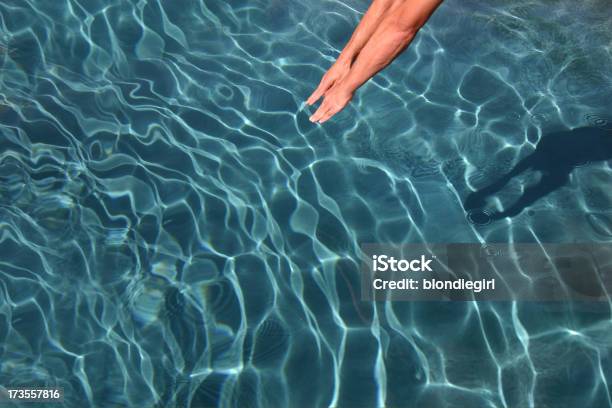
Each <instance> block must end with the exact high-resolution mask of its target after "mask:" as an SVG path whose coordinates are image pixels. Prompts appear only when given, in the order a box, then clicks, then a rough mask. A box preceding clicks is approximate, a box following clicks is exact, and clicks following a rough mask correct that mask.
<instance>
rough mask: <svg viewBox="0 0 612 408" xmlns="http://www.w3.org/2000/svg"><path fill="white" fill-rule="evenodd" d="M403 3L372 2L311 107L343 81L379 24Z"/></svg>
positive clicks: (311, 99) (400, 0) (390, 0)
mask: <svg viewBox="0 0 612 408" xmlns="http://www.w3.org/2000/svg"><path fill="white" fill-rule="evenodd" d="M403 2H404V0H374V1H373V2H372V4H371V5H370V7H369V8H368V10H367V11H366V13H365V14H364V16H363V18H362V19H361V21H360V22H359V25H357V28H356V29H355V31H354V32H353V35H352V36H351V39H350V40H349V42H348V43H347V44H346V46H345V47H344V49H343V50H342V52H341V53H340V56H338V59H337V60H336V62H335V63H334V64H333V65H332V66H331V68H330V69H329V70H328V71H327V72H326V73H325V75H324V76H323V78H322V79H321V82H320V83H319V86H318V87H317V89H315V91H314V92H313V93H312V95H310V97H309V98H308V100H307V101H306V103H308V104H309V105H312V104H313V103H315V102H316V101H317V100H318V99H319V98H321V96H323V95H325V92H326V91H327V90H328V89H329V88H331V87H332V86H333V85H334V83H336V82H339V81H341V80H342V79H343V78H344V77H345V76H346V74H348V71H349V69H350V68H351V65H352V64H353V61H354V60H355V58H357V55H359V52H360V51H361V49H362V48H363V47H364V46H365V45H366V43H367V42H368V39H369V38H370V37H372V35H373V34H374V32H375V31H376V29H377V28H378V26H379V24H380V23H381V22H382V21H383V20H384V18H385V17H386V16H387V14H388V13H389V12H392V11H393V10H395V8H396V7H397V6H398V5H400V4H401V3H403Z"/></svg>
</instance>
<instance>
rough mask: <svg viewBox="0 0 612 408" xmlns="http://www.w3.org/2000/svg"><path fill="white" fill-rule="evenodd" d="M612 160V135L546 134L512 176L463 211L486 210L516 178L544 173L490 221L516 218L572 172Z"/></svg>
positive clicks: (477, 194)
mask: <svg viewBox="0 0 612 408" xmlns="http://www.w3.org/2000/svg"><path fill="white" fill-rule="evenodd" d="M610 159H612V131H610V130H607V129H602V128H597V127H581V128H576V129H573V130H568V131H563V132H554V133H549V134H546V135H545V136H543V137H542V139H540V141H539V142H538V144H537V146H536V150H535V151H534V152H533V153H531V154H530V155H529V156H527V157H525V158H524V159H522V160H521V161H519V162H518V163H517V165H516V166H514V168H513V169H512V170H510V172H508V174H506V175H504V176H503V177H501V178H500V179H499V180H497V181H495V182H494V183H493V184H491V185H489V186H487V187H485V188H482V189H480V190H477V191H474V192H473V193H470V194H469V195H468V196H467V197H466V199H465V203H464V204H463V207H464V209H465V210H466V211H471V210H475V209H479V208H482V207H484V206H485V204H486V198H487V197H489V196H491V195H493V194H495V193H497V192H498V191H500V190H501V189H502V188H503V187H504V186H505V185H506V184H507V183H508V182H509V181H510V180H511V179H512V178H513V177H515V176H518V175H519V174H521V173H523V172H524V171H525V170H528V169H531V170H538V171H541V172H542V177H541V179H540V181H539V182H538V183H537V184H535V185H533V186H529V187H527V188H525V190H524V191H523V194H522V195H521V196H520V197H519V199H518V200H517V201H516V202H514V204H512V205H511V206H510V207H508V208H507V209H505V210H503V211H501V212H494V213H492V214H490V215H489V219H490V220H498V219H501V218H505V217H514V216H516V215H518V214H520V213H521V211H523V210H524V209H525V208H526V207H528V206H530V205H531V204H533V203H534V202H535V201H537V200H538V199H540V198H542V197H544V196H546V195H547V194H549V193H551V192H552V191H554V190H556V189H558V188H559V187H562V186H563V185H565V184H566V183H567V182H568V181H569V176H570V173H571V172H572V170H573V169H574V168H575V167H577V166H581V165H584V164H586V163H590V162H597V161H605V160H610Z"/></svg>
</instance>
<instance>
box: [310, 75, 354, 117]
mask: <svg viewBox="0 0 612 408" xmlns="http://www.w3.org/2000/svg"><path fill="white" fill-rule="evenodd" d="M353 92H354V90H353V89H350V88H348V87H346V86H343V85H342V84H341V83H339V84H337V85H336V86H334V87H332V88H331V89H329V90H328V91H327V92H326V93H325V97H324V99H323V102H322V103H321V105H320V106H319V109H317V111H316V112H315V113H314V114H313V115H312V116H311V117H310V121H311V122H319V123H323V122H325V121H326V120H327V119H329V118H331V117H332V116H334V115H335V114H336V113H338V112H340V111H341V110H342V109H344V107H345V106H346V105H347V104H348V103H349V101H350V100H351V99H352V98H353Z"/></svg>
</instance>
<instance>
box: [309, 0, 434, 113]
mask: <svg viewBox="0 0 612 408" xmlns="http://www.w3.org/2000/svg"><path fill="white" fill-rule="evenodd" d="M441 3H442V0H402V1H401V3H400V4H398V5H396V6H395V7H394V8H393V11H392V12H389V13H386V14H385V16H384V18H383V19H382V21H381V22H380V23H379V25H378V26H377V28H376V30H375V31H374V34H373V35H372V36H371V37H370V38H369V39H368V41H367V42H366V44H365V45H364V46H363V48H362V49H361V50H360V51H359V53H358V55H357V57H356V59H355V60H354V62H353V64H352V65H351V67H350V69H349V71H348V73H347V74H346V75H344V76H343V77H342V79H341V80H340V81H336V82H335V83H334V84H333V86H332V87H331V88H330V89H328V90H327V91H326V92H325V98H324V100H323V103H322V104H321V106H319V109H317V111H316V112H315V113H314V114H313V115H312V116H311V117H310V120H311V121H312V122H319V123H323V122H325V121H326V120H328V119H329V118H330V117H331V116H333V115H335V114H336V113H338V112H339V111H340V110H342V109H343V108H344V107H345V106H346V105H347V104H348V102H349V101H350V100H351V98H352V97H353V93H354V92H355V90H357V88H359V87H360V86H361V85H363V84H364V83H365V82H367V81H368V80H369V79H370V78H371V77H373V76H374V75H375V74H376V73H378V72H379V71H381V70H382V69H384V68H385V67H386V66H387V65H389V64H390V63H391V61H393V60H394V59H395V57H397V56H398V55H399V54H400V53H401V52H402V51H403V50H404V49H406V47H407V46H408V45H409V44H410V43H411V42H412V39H413V38H414V36H415V35H416V33H417V32H418V30H419V29H420V28H421V27H422V26H423V25H424V24H425V22H427V20H428V19H429V17H430V16H431V15H432V14H433V12H434V11H435V10H436V8H437V7H438V6H439V5H440V4H441Z"/></svg>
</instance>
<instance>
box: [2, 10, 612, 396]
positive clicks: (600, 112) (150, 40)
mask: <svg viewBox="0 0 612 408" xmlns="http://www.w3.org/2000/svg"><path fill="white" fill-rule="evenodd" d="M368 4H369V2H368V1H365V0H334V1H331V0H329V1H324V0H313V1H306V2H305V1H296V0H268V1H263V0H262V1H246V0H230V1H227V2H225V1H220V0H219V1H217V0H201V1H195V0H149V1H147V0H141V1H127V0H108V1H106V0H105V1H102V0H48V1H43V0H38V1H36V0H5V1H3V2H2V3H0V64H1V69H2V71H1V72H0V132H1V137H0V143H1V150H0V386H3V387H5V388H9V387H16V386H24V387H25V386H28V387H31V386H48V387H62V388H63V390H64V394H65V400H64V403H63V405H62V406H66V407H89V406H91V407H194V408H196V407H213V406H221V407H296V408H302V407H328V406H331V407H349V408H352V407H381V406H387V407H422V408H442V407H461V408H464V407H467V408H478V407H496V408H498V407H499V408H501V407H504V408H527V407H536V408H547V407H554V408H562V407H610V406H612V396H611V392H610V389H609V385H608V384H609V382H610V381H612V359H611V354H610V352H611V350H612V348H611V346H612V321H611V309H610V305H609V304H607V303H597V304H596V303H591V304H579V303H574V302H564V303H533V302H532V303H527V302H478V303H476V302H423V303H418V302H376V303H373V302H364V301H360V297H361V294H360V290H359V269H358V268H359V262H360V256H361V251H360V245H361V244H362V243H368V242H369V243H381V244H386V243H448V242H465V243H472V242H473V243H485V242H521V243H571V242H597V243H612V189H610V185H611V182H612V168H611V164H612V162H611V161H610V159H612V151H611V150H609V148H610V143H608V142H606V139H605V135H606V134H612V132H610V131H611V130H612V70H611V69H610V67H611V66H612V65H611V63H612V30H611V29H610V27H611V25H612V9H611V8H610V4H609V1H607V0H601V1H595V0H591V1H583V2H576V1H572V0H551V1H539V2H538V1H531V0H517V1H512V2H510V1H503V0H491V1H487V2H479V1H476V0H465V1H463V0H462V1H460V0H447V1H445V2H444V3H443V5H442V6H441V7H440V8H439V9H438V10H437V12H436V13H435V15H434V16H433V17H432V19H431V20H430V21H429V23H428V24H427V25H426V26H425V27H424V28H423V29H422V30H421V32H420V33H419V34H418V36H417V38H416V39H415V41H414V42H413V44H412V45H411V47H410V48H409V49H408V50H407V51H406V52H405V53H404V54H403V55H401V56H400V57H399V58H398V59H397V60H396V61H395V62H394V64H393V65H391V66H390V67H389V68H388V69H387V70H385V71H384V72H383V73H382V74H381V75H378V76H377V77H375V78H374V79H373V80H372V81H370V82H369V83H367V84H366V85H365V86H364V87H363V88H362V89H361V90H359V91H358V92H357V94H356V96H355V99H354V100H353V102H352V103H351V104H350V105H349V106H348V107H347V109H345V111H343V112H341V113H340V114H338V115H337V116H336V117H334V118H333V119H332V120H330V121H329V122H327V123H325V124H324V125H322V126H321V125H315V124H312V123H310V122H309V121H308V117H309V115H310V114H311V113H312V112H313V111H314V110H313V109H312V108H308V107H304V106H303V102H304V101H305V99H306V98H307V97H308V95H310V93H311V92H312V90H313V89H314V88H315V87H316V85H317V83H318V81H319V79H320V77H321V76H322V74H323V73H324V72H325V70H326V69H327V68H328V67H329V66H330V65H331V63H332V62H333V61H334V59H335V57H336V56H337V55H338V53H339V51H340V50H341V48H342V47H343V46H344V44H345V43H346V42H347V40H348V38H349V37H350V35H351V33H352V30H353V29H354V27H355V26H356V24H357V22H358V21H359V18H360V17H361V15H362V13H363V12H364V11H365V9H366V8H367V6H368ZM582 128H586V129H587V130H586V131H584V132H582V131H577V130H576V129H582ZM585 132H586V133H585ZM606 132H607V133H606ZM593 134H596V135H599V136H597V137H596V139H597V140H599V141H600V142H598V143H600V144H598V145H597V146H598V147H597V148H594V147H593V146H594V145H593V144H592V143H584V140H587V141H588V140H591V139H589V137H587V136H584V137H585V138H584V139H583V138H582V135H593ZM558 135H561V136H558ZM576 135H578V136H580V138H577V137H576ZM602 135H603V136H602ZM611 137H612V136H611ZM545 141H546V142H545ZM536 152H537V154H536ZM541 152H544V153H543V154H542V153H541ZM608 153H610V154H609V155H608ZM551 155H552V156H551ZM527 157H531V159H529V160H527V161H522V160H523V159H525V158H527ZM550 157H554V158H555V159H554V160H549V159H548V158H550ZM534 158H535V159H534ZM530 160H531V161H530ZM534 160H535V162H537V165H535V168H536V170H537V169H540V170H544V171H545V172H546V171H547V170H548V171H549V173H550V172H552V173H553V174H555V175H556V176H555V177H552V178H540V179H538V177H541V176H538V174H537V172H533V171H525V172H522V173H520V174H518V172H513V171H512V169H513V168H516V166H517V165H518V164H519V163H530V164H533V162H534ZM558 163H565V164H564V165H563V166H561V167H560V166H559V165H558ZM551 169H552V170H551ZM504 176H506V177H505V182H504V184H505V185H504V186H503V188H500V189H498V190H496V191H489V190H490V189H489V190H487V189H486V187H487V186H489V185H491V183H493V182H495V181H496V180H500V178H501V179H504ZM538 180H540V181H538ZM542 180H543V181H542ZM538 183H539V184H538ZM530 185H531V186H533V185H535V186H536V187H534V188H533V189H531V190H529V189H528V188H526V187H525V186H530ZM483 189H484V190H483ZM526 191H527V194H525V192H526ZM470 197H471V198H470ZM520 197H524V198H522V199H521V198H520ZM521 200H522V201H521ZM513 203H518V204H516V205H515V206H514V207H512V206H513ZM508 208H510V209H511V210H508ZM504 211H506V212H505V213H504ZM500 214H502V215H500ZM506 215H509V216H508V217H506ZM10 406H20V405H19V404H13V405H10ZM27 406H34V405H27ZM37 406H41V405H37ZM49 406H54V405H49ZM56 406H57V405H56Z"/></svg>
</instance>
